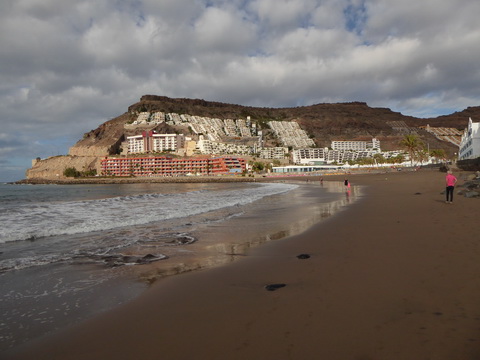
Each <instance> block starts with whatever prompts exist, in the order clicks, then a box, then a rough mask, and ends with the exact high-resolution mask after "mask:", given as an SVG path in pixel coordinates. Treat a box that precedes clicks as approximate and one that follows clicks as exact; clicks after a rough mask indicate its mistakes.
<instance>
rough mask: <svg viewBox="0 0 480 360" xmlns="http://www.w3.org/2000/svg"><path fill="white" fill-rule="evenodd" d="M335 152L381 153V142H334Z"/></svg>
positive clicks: (374, 140) (373, 140) (374, 139)
mask: <svg viewBox="0 0 480 360" xmlns="http://www.w3.org/2000/svg"><path fill="white" fill-rule="evenodd" d="M332 149H333V150H353V151H364V150H378V151H380V140H377V139H376V138H373V139H372V141H332Z"/></svg>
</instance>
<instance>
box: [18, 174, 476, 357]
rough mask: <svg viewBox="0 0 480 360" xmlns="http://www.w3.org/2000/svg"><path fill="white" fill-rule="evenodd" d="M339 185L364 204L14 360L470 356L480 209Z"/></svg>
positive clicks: (426, 180)
mask: <svg viewBox="0 0 480 360" xmlns="http://www.w3.org/2000/svg"><path fill="white" fill-rule="evenodd" d="M343 177H344V176H343V175H342V176H338V177H328V178H325V181H330V180H334V181H338V180H341V179H342V178H343ZM348 177H349V180H350V181H351V182H352V184H354V185H361V186H366V196H365V197H363V198H362V199H361V201H358V202H355V203H353V204H352V205H351V206H348V208H347V209H346V210H345V211H343V212H342V213H341V214H337V216H334V217H331V218H329V219H326V220H325V221H322V222H321V223H318V224H315V225H313V226H312V227H310V228H309V229H308V230H306V231H304V232H303V233H301V234H298V235H294V236H290V237H288V238H284V239H282V240H278V241H274V242H270V243H267V244H264V245H262V246H260V247H258V248H255V249H253V250H251V251H250V252H249V253H248V254H247V256H245V257H243V258H242V259H241V260H240V261H236V262H233V263H231V264H228V265H225V266H221V267H218V268H213V269H208V270H202V271H198V272H191V273H186V274H181V275H177V276H174V277H168V278H166V279H163V280H162V281H159V282H157V283H156V284H154V286H152V288H151V289H149V291H147V292H146V293H145V294H144V295H142V296H140V297H139V298H137V299H136V300H134V301H132V302H131V303H129V304H126V305H125V306H122V307H121V308H118V309H114V310H113V311H111V312H108V313H105V314H102V315H100V316H98V317H96V318H94V319H91V320H90V321H87V322H85V323H83V324H81V325H79V326H76V327H73V328H71V329H69V330H67V331H65V332H64V333H62V334H56V335H54V336H51V337H48V338H46V339H42V340H41V341H38V342H37V343H36V344H31V345H30V346H29V347H28V348H26V349H24V351H23V352H19V353H18V354H16V355H15V356H13V355H12V357H10V358H11V359H32V358H35V359H85V358H101V359H136V358H144V359H153V358H156V357H157V356H159V354H161V355H162V357H165V358H168V359H191V358H195V357H198V356H201V357H202V358H208V359H225V358H226V357H228V358H229V359H246V358H250V359H309V358H320V359H331V360H335V359H339V360H340V359H361V358H362V359H389V360H390V359H398V360H401V359H402V360H403V359H419V358H425V359H442V360H443V359H445V360H447V359H448V360H450V359H454V358H461V359H474V358H477V357H478V355H479V354H480V336H479V335H480V334H479V330H478V329H479V328H480V306H479V305H478V304H479V303H480V287H479V286H478V284H477V283H478V276H479V275H480V262H479V261H478V255H479V254H480V244H478V241H477V240H476V237H475V235H474V234H475V233H476V232H478V230H477V229H478V225H477V224H478V215H476V214H477V213H478V199H468V198H464V197H462V196H459V195H456V196H455V199H454V204H453V205H450V204H445V202H444V195H442V194H441V191H442V190H444V174H443V173H440V172H438V171H424V170H422V171H419V172H399V173H390V174H375V175H373V174H371V175H353V174H349V175H348ZM461 183H462V180H460V181H459V184H461ZM299 254H309V255H310V258H308V259H304V260H300V259H298V258H297V255H299ZM268 284H285V285H286V286H285V287H283V288H279V289H278V290H276V291H274V292H270V291H267V290H266V289H265V286H266V285H268ZM226 354H228V356H226Z"/></svg>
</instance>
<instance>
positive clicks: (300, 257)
mask: <svg viewBox="0 0 480 360" xmlns="http://www.w3.org/2000/svg"><path fill="white" fill-rule="evenodd" d="M297 259H300V260H304V259H310V255H308V254H300V255H297Z"/></svg>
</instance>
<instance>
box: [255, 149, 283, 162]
mask: <svg viewBox="0 0 480 360" xmlns="http://www.w3.org/2000/svg"><path fill="white" fill-rule="evenodd" d="M286 154H288V148H286V147H272V148H260V149H258V156H259V157H260V158H262V159H278V160H282V159H285V155H286Z"/></svg>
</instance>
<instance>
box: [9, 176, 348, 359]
mask: <svg viewBox="0 0 480 360" xmlns="http://www.w3.org/2000/svg"><path fill="white" fill-rule="evenodd" d="M301 188H302V187H301V186H300V185H298V184H295V183H280V182H276V183H203V184H196V183H195V184H177V183H172V184H108V185H12V184H2V185H0V287H1V289H2V292H1V293H0V352H1V351H2V350H5V349H9V348H11V347H14V346H18V345H20V344H22V343H24V342H26V341H28V340H31V339H34V338H36V337H39V336H40V335H42V334H45V333H48V332H51V331H55V330H58V329H62V328H65V327H67V326H68V325H70V324H74V323H76V322H78V321H81V320H84V319H85V318H88V317H89V316H93V315H95V314H97V313H99V312H102V311H105V310H108V309H110V308H112V307H114V306H118V305H119V304H122V303H125V302H127V301H129V300H131V299H133V298H134V297H136V296H138V294H139V293H141V292H142V291H144V290H145V289H146V288H147V286H148V285H147V284H146V283H145V282H142V281H136V279H133V278H129V276H131V275H132V273H131V272H125V271H123V270H122V269H125V268H128V267H142V266H145V265H146V264H151V263H154V262H159V263H160V262H161V263H162V264H166V266H167V268H178V262H179V261H180V260H181V261H182V263H184V262H185V257H187V258H188V257H189V256H190V258H191V257H192V256H198V254H199V253H201V249H200V247H199V246H198V245H200V244H203V245H204V248H205V247H209V246H210V245H208V244H212V246H214V247H215V246H218V245H219V244H218V242H221V241H220V240H219V239H220V238H221V237H222V236H223V237H228V238H230V239H234V240H235V241H237V240H238V234H237V237H236V236H235V234H232V233H230V234H228V227H225V229H223V230H222V224H226V223H228V222H229V221H230V222H232V219H235V218H238V219H244V220H243V221H246V222H247V223H248V224H254V219H253V218H251V219H248V216H249V214H250V216H251V211H253V210H252V209H256V210H257V211H260V210H261V211H264V213H263V214H260V216H256V219H257V220H258V219H260V222H259V223H258V224H257V225H256V226H257V227H255V226H253V227H250V228H249V229H245V231H244V233H243V236H242V239H245V240H248V238H251V239H250V240H252V239H253V237H254V236H255V237H259V236H260V237H261V238H262V239H264V238H268V239H270V238H273V237H274V236H272V233H271V231H272V229H276V230H275V231H276V234H282V235H281V236H278V235H277V237H282V236H285V235H289V234H290V233H289V232H288V231H286V228H285V226H284V224H285V223H288V222H289V221H285V220H286V218H288V219H289V220H292V219H291V215H289V214H288V211H286V210H287V209H288V208H289V207H291V209H295V207H297V208H298V211H296V212H297V213H298V214H299V212H301V211H302V210H303V211H305V212H306V214H307V213H308V214H310V215H312V214H313V213H315V209H317V208H318V207H317V205H316V202H311V203H310V204H308V203H307V202H308V201H306V199H309V198H311V196H310V195H308V194H306V193H302V192H301V191H300V192H299V189H301ZM304 191H306V190H304ZM308 191H312V189H311V188H310V190H308ZM314 191H315V192H320V191H323V192H322V194H323V195H322V198H323V199H324V201H323V202H324V203H326V204H327V203H328V204H329V206H330V209H333V208H338V207H341V206H343V205H344V203H345V198H344V197H343V194H342V196H341V197H340V196H339V195H338V193H339V192H340V191H337V193H336V192H335V191H332V190H331V189H330V190H327V189H320V188H315V189H314ZM295 194H296V195H295ZM317 195H318V194H317ZM346 200H349V199H346ZM259 204H260V205H259ZM262 206H263V208H262ZM332 206H333V208H332ZM318 209H320V208H318ZM282 211H283V212H282ZM293 211H295V210H293ZM318 211H319V214H318V216H323V215H322V214H323V213H324V212H325V209H324V208H323V210H318ZM266 212H267V213H266ZM275 212H278V214H277V215H274V214H275ZM282 214H283V215H282ZM257 215H259V213H257ZM310 215H309V216H307V217H308V218H309V219H310V220H311V221H316V220H315V217H312V216H310ZM282 216H286V218H282ZM299 218H302V219H303V220H304V218H305V216H299ZM245 219H246V220H245ZM262 219H263V220H262ZM265 219H269V221H268V222H271V224H270V225H271V226H270V227H268V226H267V224H266V221H265ZM275 219H276V220H275ZM260 223H261V224H260ZM297 225H298V224H297ZM307 225H308V224H307ZM242 226H243V225H242ZM302 226H305V225H302ZM262 229H263V230H262ZM222 231H223V232H222ZM248 231H250V233H249V232H248ZM299 231H300V230H299ZM233 232H237V233H238V229H237V230H233ZM227 234H228V235H227ZM262 241H263V240H262ZM205 244H207V245H208V246H205ZM191 249H196V250H193V251H192V250H191ZM215 251H216V252H219V250H218V248H215ZM221 251H223V252H225V253H228V252H231V251H230V250H228V251H227V250H221ZM214 255H215V257H216V253H215V254H214ZM176 262H177V263H176ZM187 263H188V262H187ZM195 266H198V265H195Z"/></svg>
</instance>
